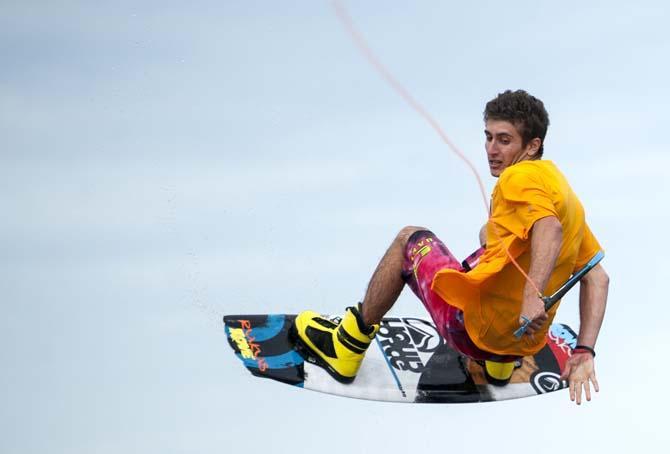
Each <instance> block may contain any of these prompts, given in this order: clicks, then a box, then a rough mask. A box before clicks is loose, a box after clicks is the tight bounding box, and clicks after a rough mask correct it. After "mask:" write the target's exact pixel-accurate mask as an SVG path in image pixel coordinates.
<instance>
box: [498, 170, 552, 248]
mask: <svg viewBox="0 0 670 454" xmlns="http://www.w3.org/2000/svg"><path fill="white" fill-rule="evenodd" d="M498 191H499V196H498V197H495V198H494V199H495V200H494V202H496V205H497V206H494V207H493V216H492V218H493V221H494V222H495V223H496V224H497V225H499V226H501V227H503V228H504V229H506V230H507V231H509V232H511V233H513V234H514V235H515V236H516V237H518V238H520V239H522V240H526V239H528V235H529V234H530V231H531V229H532V228H533V224H535V222H536V221H538V220H540V219H542V218H546V217H549V216H554V217H557V218H558V212H557V211H556V207H555V205H554V201H553V198H552V194H551V191H550V190H549V189H548V188H547V187H546V186H545V185H544V184H543V183H542V181H541V180H540V179H539V178H537V176H535V175H530V174H527V173H522V172H515V173H512V174H509V175H504V176H503V178H502V179H501V180H500V181H499V186H498Z"/></svg>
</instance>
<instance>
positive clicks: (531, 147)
mask: <svg viewBox="0 0 670 454" xmlns="http://www.w3.org/2000/svg"><path fill="white" fill-rule="evenodd" d="M541 145H542V139H540V138H539V137H536V138H534V139H531V141H530V142H528V145H526V153H528V156H530V157H531V158H534V157H536V156H537V154H538V152H539V151H540V146H541Z"/></svg>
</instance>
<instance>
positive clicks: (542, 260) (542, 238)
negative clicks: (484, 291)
mask: <svg viewBox="0 0 670 454" xmlns="http://www.w3.org/2000/svg"><path fill="white" fill-rule="evenodd" d="M562 241H563V228H562V227H561V223H560V221H559V220H558V218H556V217H554V216H548V217H546V218H542V219H539V220H537V221H536V222H535V224H533V229H532V231H531V240H530V269H529V270H528V277H530V279H531V280H532V281H533V282H534V283H535V285H537V288H538V289H539V290H540V291H541V292H544V289H545V287H546V286H547V282H549V278H550V277H551V273H552V271H553V270H554V265H555V264H556V258H557V257H558V253H559V252H560V250H561V243H562ZM521 315H522V316H525V317H528V318H530V319H531V320H534V321H536V322H539V324H541V323H543V322H544V321H545V319H546V313H545V311H544V303H543V302H542V300H540V298H539V297H538V294H537V290H536V289H535V287H534V286H533V285H532V284H531V283H530V282H526V285H525V287H524V292H523V303H522V306H521ZM520 323H521V319H520ZM537 328H539V326H537V325H535V326H533V325H531V326H530V327H529V329H528V330H527V331H526V332H527V333H528V334H533V333H534V331H536V329H537Z"/></svg>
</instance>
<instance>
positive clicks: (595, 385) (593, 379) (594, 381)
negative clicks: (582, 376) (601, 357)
mask: <svg viewBox="0 0 670 454" xmlns="http://www.w3.org/2000/svg"><path fill="white" fill-rule="evenodd" d="M591 381H592V382H593V389H595V390H596V392H597V393H599V392H600V385H598V380H596V373H595V371H594V372H593V373H592V374H591Z"/></svg>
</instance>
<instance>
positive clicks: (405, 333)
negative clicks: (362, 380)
mask: <svg viewBox="0 0 670 454" xmlns="http://www.w3.org/2000/svg"><path fill="white" fill-rule="evenodd" d="M378 336H379V339H380V344H381V346H382V350H383V351H384V355H386V358H387V359H388V360H389V362H390V363H391V366H392V367H393V368H394V369H398V370H408V371H411V372H416V373H421V372H423V370H424V368H425V363H426V362H427V361H428V359H430V357H431V355H432V353H433V352H434V351H435V350H437V348H438V347H439V346H440V345H442V344H444V340H443V339H442V337H441V336H440V334H439V333H438V332H437V330H436V329H435V327H434V326H433V325H432V324H430V323H428V322H426V321H425V320H421V319H418V318H410V317H406V318H387V319H384V320H382V322H381V326H380V329H379V333H378Z"/></svg>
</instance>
